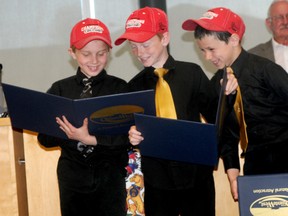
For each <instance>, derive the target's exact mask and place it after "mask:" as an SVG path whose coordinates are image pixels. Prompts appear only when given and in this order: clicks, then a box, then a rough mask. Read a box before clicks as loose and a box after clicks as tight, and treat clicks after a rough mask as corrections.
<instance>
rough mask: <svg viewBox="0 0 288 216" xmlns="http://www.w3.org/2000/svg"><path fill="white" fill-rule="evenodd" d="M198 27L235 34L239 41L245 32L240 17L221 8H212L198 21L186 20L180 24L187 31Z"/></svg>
mask: <svg viewBox="0 0 288 216" xmlns="http://www.w3.org/2000/svg"><path fill="white" fill-rule="evenodd" d="M198 25H200V26H201V27H203V28H205V29H207V30H210V31H221V32H226V31H227V32H229V33H231V34H237V35H238V36H239V38H240V39H241V38H242V37H243V35H244V32H245V24H244V22H243V20H242V19H241V17H240V16H238V15H237V14H235V13H234V12H232V11H231V10H229V9H227V8H223V7H219V8H213V9H210V10H208V11H207V12H205V13H204V14H203V15H202V17H200V18H199V19H188V20H186V21H185V22H183V24H182V28H183V29H184V30H187V31H194V30H195V28H196V27H197V26H198Z"/></svg>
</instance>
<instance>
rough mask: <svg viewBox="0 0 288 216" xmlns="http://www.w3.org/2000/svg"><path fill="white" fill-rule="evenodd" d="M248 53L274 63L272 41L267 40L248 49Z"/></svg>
mask: <svg viewBox="0 0 288 216" xmlns="http://www.w3.org/2000/svg"><path fill="white" fill-rule="evenodd" d="M248 52H250V53H252V54H255V55H258V56H262V57H264V58H267V59H269V60H271V61H273V62H275V58H274V51H273V46H272V40H269V41H267V42H266V43H262V44H259V45H257V46H255V47H253V48H251V49H249V50H248Z"/></svg>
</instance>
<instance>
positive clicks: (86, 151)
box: [77, 78, 94, 158]
mask: <svg viewBox="0 0 288 216" xmlns="http://www.w3.org/2000/svg"><path fill="white" fill-rule="evenodd" d="M82 82H83V84H84V88H83V90H82V92H81V94H80V98H90V97H92V80H90V79H88V78H84V79H83V80H82ZM77 149H78V151H80V153H81V155H82V156H83V157H84V158H88V157H89V155H90V154H91V153H92V152H93V151H94V146H91V145H85V144H83V143H81V142H78V144H77Z"/></svg>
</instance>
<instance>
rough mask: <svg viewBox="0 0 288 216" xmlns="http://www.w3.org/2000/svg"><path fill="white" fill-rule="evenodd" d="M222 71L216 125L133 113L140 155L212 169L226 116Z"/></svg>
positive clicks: (216, 157) (224, 84)
mask: <svg viewBox="0 0 288 216" xmlns="http://www.w3.org/2000/svg"><path fill="white" fill-rule="evenodd" d="M226 84H227V72H226V70H224V73H223V82H222V87H221V90H220V96H219V101H218V109H217V115H216V124H203V123H200V122H192V121H184V120H174V119H167V118H159V117H154V116H148V115H146V114H137V113H136V114H135V123H136V127H137V130H138V131H141V133H142V135H143V137H144V140H143V141H142V142H141V144H140V151H141V154H142V155H143V156H148V157H155V158H161V159H167V160H174V161H182V162H187V163H195V164H203V165H209V166H215V165H217V163H218V142H219V139H220V136H221V132H222V129H223V122H224V119H225V118H226V116H227V110H226V95H225V89H226Z"/></svg>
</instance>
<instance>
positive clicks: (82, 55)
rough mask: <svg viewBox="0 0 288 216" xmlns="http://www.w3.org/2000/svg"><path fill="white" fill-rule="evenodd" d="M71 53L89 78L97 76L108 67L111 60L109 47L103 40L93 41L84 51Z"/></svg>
mask: <svg viewBox="0 0 288 216" xmlns="http://www.w3.org/2000/svg"><path fill="white" fill-rule="evenodd" d="M69 52H70V55H71V56H72V57H73V58H74V59H75V60H76V61H77V62H78V65H79V67H80V69H81V72H82V73H84V74H85V75H86V76H87V77H88V78H90V77H93V76H97V75H98V74H99V73H100V72H101V71H102V70H103V69H104V68H105V67H106V65H107V62H108V58H109V48H108V45H107V44H106V43H104V42H103V41H101V40H93V41H91V42H89V43H88V44H86V45H85V46H84V47H83V48H82V49H80V50H78V49H76V50H75V52H73V51H72V50H71V49H70V50H69Z"/></svg>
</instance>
